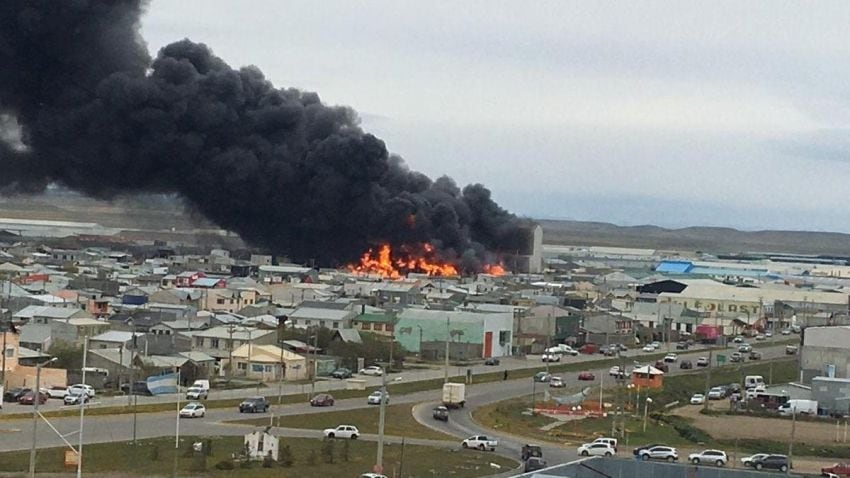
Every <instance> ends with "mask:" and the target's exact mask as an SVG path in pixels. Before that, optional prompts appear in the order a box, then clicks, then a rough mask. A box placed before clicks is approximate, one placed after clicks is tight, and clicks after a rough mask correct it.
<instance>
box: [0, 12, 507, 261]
mask: <svg viewBox="0 0 850 478" xmlns="http://www.w3.org/2000/svg"><path fill="white" fill-rule="evenodd" d="M144 6H145V5H144V2H141V1H132V0H113V1H107V0H102V1H93V0H62V1H54V0H4V1H3V2H0V129H5V133H4V134H0V188H2V190H3V191H4V192H7V193H8V192H38V191H41V190H43V189H44V188H45V187H46V185H48V184H50V183H58V184H62V185H65V186H67V187H70V188H72V189H75V190H78V191H81V192H83V193H85V194H88V195H90V196H93V197H96V198H102V199H109V198H113V197H115V196H117V195H123V194H132V193H136V192H169V193H175V192H176V193H178V194H180V195H181V196H183V197H184V198H185V199H186V200H187V201H188V202H189V203H190V204H191V205H192V206H193V207H195V208H197V210H198V211H199V212H201V213H202V214H203V215H205V216H206V217H208V218H209V219H210V220H212V221H214V222H216V223H217V224H218V225H220V226H221V227H223V228H226V229H229V230H232V231H235V232H237V233H238V234H239V235H240V236H241V237H242V238H243V239H244V240H246V241H247V242H249V243H253V244H255V245H258V246H262V247H264V248H266V249H269V250H271V251H274V252H277V253H282V254H287V255H289V256H290V257H291V258H293V259H295V260H307V259H315V260H317V261H318V263H319V264H322V265H340V264H344V263H347V262H349V261H352V260H354V259H356V258H357V257H358V256H359V255H360V254H361V253H362V252H363V251H364V250H365V249H367V248H369V247H371V246H373V245H375V244H377V243H380V242H385V241H386V242H389V243H391V244H396V245H397V244H406V243H417V242H423V241H428V242H432V243H434V244H435V245H436V246H437V247H438V248H439V249H440V250H441V251H443V253H444V254H445V255H447V256H450V257H451V258H454V259H455V260H458V261H461V262H462V263H463V264H462V265H463V266H464V267H465V268H468V269H469V268H476V267H478V266H479V264H478V261H480V260H482V259H484V251H487V250H498V249H500V248H501V247H500V242H501V241H503V240H504V239H505V238H509V237H511V236H512V235H515V232H514V231H515V230H516V224H517V220H516V218H515V217H514V216H513V215H512V214H510V213H509V212H507V211H505V210H504V209H502V208H501V207H499V206H498V205H497V204H496V203H495V202H494V201H493V200H492V199H491V197H490V191H488V190H487V189H486V188H485V187H484V186H482V185H480V184H473V185H469V186H466V187H465V188H463V189H460V188H459V187H458V186H457V185H456V184H455V183H454V181H452V180H451V179H450V178H448V177H442V178H439V179H437V180H436V181H432V180H431V179H429V178H428V177H426V176H424V175H423V174H420V173H417V172H415V171H411V170H409V169H408V168H407V167H406V166H405V164H404V162H403V161H402V159H401V158H399V157H397V156H393V155H390V154H389V153H388V152H387V148H386V146H385V145H384V143H383V141H381V140H380V139H378V138H376V137H375V136H372V135H371V134H368V133H365V132H364V131H362V130H361V129H360V127H359V126H358V118H357V115H356V114H355V112H354V111H352V110H351V109H349V108H344V107H335V106H327V105H325V104H323V103H322V102H321V101H320V99H319V96H318V95H317V94H315V93H310V92H304V91H298V90H295V89H280V88H275V87H274V86H273V85H272V84H271V83H270V82H269V81H268V80H266V79H265V78H264V76H263V74H262V72H261V71H260V70H259V69H257V68H256V67H253V66H249V67H244V68H241V69H238V70H237V69H233V68H231V67H230V66H228V65H227V64H226V63H225V62H224V61H222V60H221V59H220V58H218V57H216V56H214V55H213V54H212V52H211V51H210V49H209V48H208V47H207V46H206V45H203V44H198V43H193V42H191V41H189V40H182V41H178V42H176V43H173V44H170V45H168V46H166V47H164V48H163V49H162V50H160V51H159V54H158V55H157V56H156V58H153V59H152V58H150V57H149V55H148V52H147V49H146V47H145V44H144V42H143V40H142V38H141V36H140V34H139V19H140V17H141V15H142V13H143V10H144ZM10 124H15V125H16V127H15V128H12V127H10V126H9V125H10ZM4 125H5V127H4ZM12 129H16V130H17V131H14V132H10V131H11V130H12ZM10 136H15V137H14V138H12V139H10Z"/></svg>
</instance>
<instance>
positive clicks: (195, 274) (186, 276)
mask: <svg viewBox="0 0 850 478" xmlns="http://www.w3.org/2000/svg"><path fill="white" fill-rule="evenodd" d="M204 277H206V274H204V273H203V272H200V271H187V272H181V273H179V274H177V277H176V278H175V279H174V285H175V286H176V287H192V285H193V284H194V283H195V281H196V280H198V279H202V278H204Z"/></svg>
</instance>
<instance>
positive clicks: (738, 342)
mask: <svg viewBox="0 0 850 478" xmlns="http://www.w3.org/2000/svg"><path fill="white" fill-rule="evenodd" d="M743 341H744V336H743V335H736V336H735V338H734V339H732V342H735V343H736V344H740V343H741V342H743Z"/></svg>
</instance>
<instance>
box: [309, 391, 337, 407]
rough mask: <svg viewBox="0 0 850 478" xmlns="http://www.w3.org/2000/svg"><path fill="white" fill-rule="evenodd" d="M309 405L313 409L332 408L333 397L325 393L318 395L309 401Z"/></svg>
mask: <svg viewBox="0 0 850 478" xmlns="http://www.w3.org/2000/svg"><path fill="white" fill-rule="evenodd" d="M310 405H312V406H314V407H332V406H334V397H332V396H331V395H330V394H327V393H320V394H318V395H316V396H315V397H313V398H312V399H310Z"/></svg>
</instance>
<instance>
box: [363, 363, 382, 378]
mask: <svg viewBox="0 0 850 478" xmlns="http://www.w3.org/2000/svg"><path fill="white" fill-rule="evenodd" d="M383 374H384V369H382V368H381V367H379V366H377V365H370V366H368V367H366V368H363V369H360V375H370V376H372V377H380V376H381V375H383Z"/></svg>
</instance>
